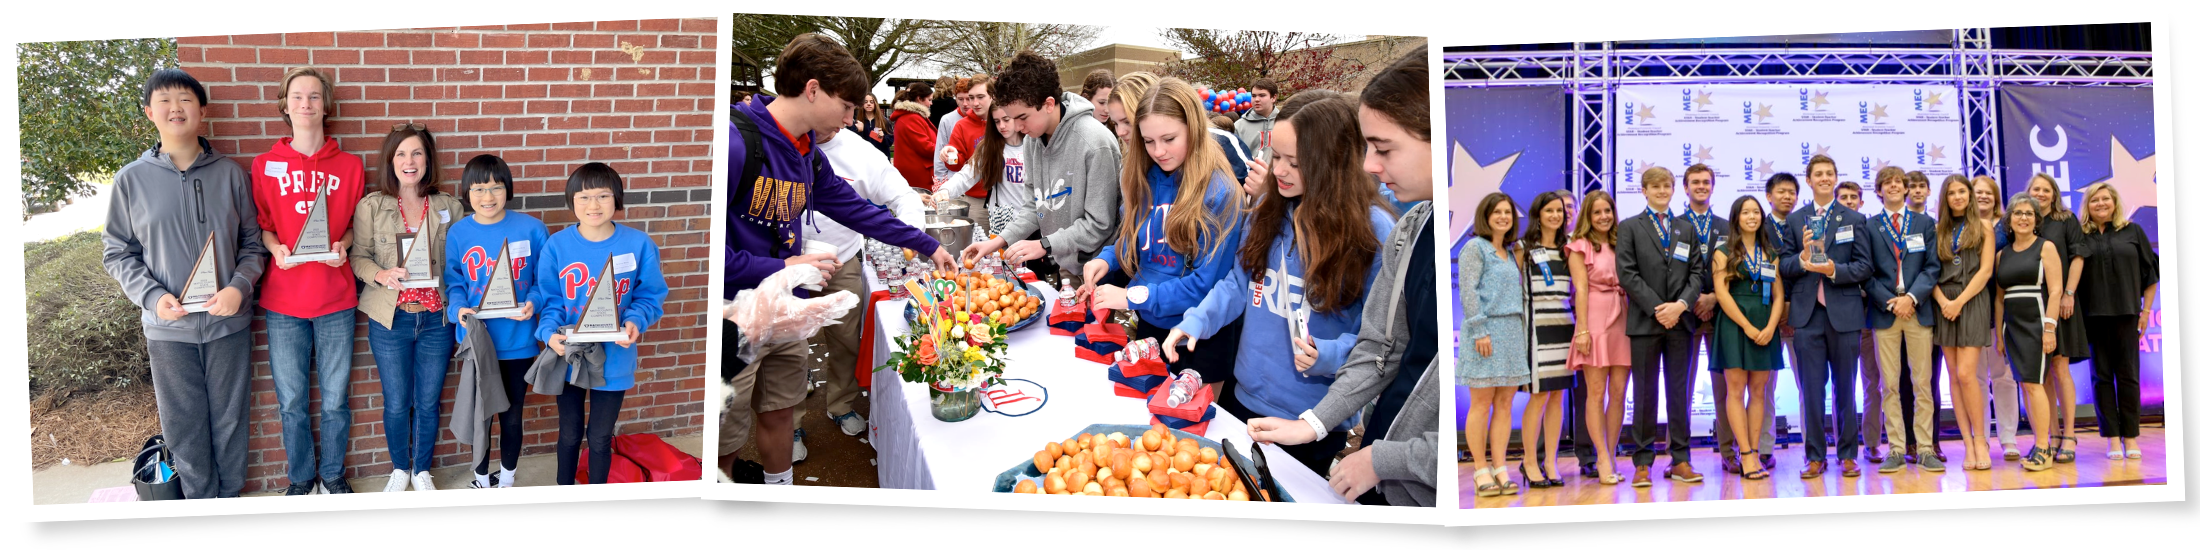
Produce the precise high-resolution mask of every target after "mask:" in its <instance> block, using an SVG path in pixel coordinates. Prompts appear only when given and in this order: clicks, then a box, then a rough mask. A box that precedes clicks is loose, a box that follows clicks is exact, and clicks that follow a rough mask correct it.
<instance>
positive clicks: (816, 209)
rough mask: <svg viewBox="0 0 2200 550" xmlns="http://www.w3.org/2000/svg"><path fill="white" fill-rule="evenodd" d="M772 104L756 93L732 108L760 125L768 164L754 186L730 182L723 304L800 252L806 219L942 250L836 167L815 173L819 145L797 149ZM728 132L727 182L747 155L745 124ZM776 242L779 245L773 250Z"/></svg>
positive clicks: (783, 266)
mask: <svg viewBox="0 0 2200 550" xmlns="http://www.w3.org/2000/svg"><path fill="white" fill-rule="evenodd" d="M773 99H775V98H772V97H769V96H756V97H754V98H751V99H750V100H748V101H744V102H741V103H739V104H736V105H734V106H733V110H734V111H736V112H735V113H734V115H733V116H741V115H742V114H747V115H748V116H749V118H750V119H751V120H754V121H756V129H757V133H758V134H759V135H758V137H760V138H762V140H761V141H762V142H763V144H764V167H763V169H762V170H758V171H757V176H756V181H748V182H739V181H737V182H733V191H732V192H731V193H728V194H727V198H728V200H730V201H732V202H730V203H728V204H727V205H726V211H727V212H728V215H727V216H726V218H727V220H729V223H727V224H726V266H725V267H726V269H725V273H726V290H725V296H724V297H725V298H726V299H729V300H730V299H733V296H734V294H735V293H737V292H740V291H742V290H746V289H751V288H756V285H757V283H759V282H762V281H763V280H764V278H765V277H768V276H770V275H771V274H773V273H777V272H779V270H781V269H786V267H787V262H786V259H787V258H791V257H794V256H798V255H801V254H802V227H801V223H800V219H801V217H803V216H814V215H817V214H818V213H823V214H825V217H827V218H830V219H832V220H833V221H835V222H839V223H840V225H843V226H847V227H849V228H851V229H854V230H856V232H857V233H862V234H863V235H864V236H867V237H871V238H874V239H878V240H880V241H884V242H885V243H887V244H891V245H894V246H899V247H902V248H908V249H913V250H916V251H918V252H921V253H924V254H926V255H930V254H931V253H932V252H933V251H935V250H938V249H939V246H940V244H939V242H938V241H934V240H933V239H932V237H931V236H930V235H926V234H924V231H922V230H919V229H917V228H914V227H910V226H909V225H908V224H904V223H901V221H900V220H896V219H894V215H893V213H892V212H888V211H886V210H883V209H880V208H877V207H874V206H871V202H870V201H867V200H864V199H863V197H862V196H860V195H857V194H856V191H855V189H854V188H852V187H849V186H848V182H847V181H845V180H842V179H840V176H837V175H834V174H833V166H832V163H829V162H823V161H822V160H821V159H820V162H818V163H817V164H818V165H819V166H820V170H819V171H818V172H817V174H816V175H815V176H812V174H811V172H810V166H811V162H810V161H811V160H812V156H813V155H821V154H823V153H820V152H818V151H817V150H816V149H815V148H812V149H811V151H810V153H809V154H808V155H805V154H802V153H800V152H798V151H796V150H795V147H794V142H793V141H792V140H789V139H788V138H787V134H786V132H785V131H784V130H781V129H780V127H779V121H778V120H776V119H773V118H772V114H771V112H770V111H768V110H765V108H764V107H765V106H766V105H770V104H771V102H772V100H773ZM834 130H838V128H834ZM726 131H727V134H726V135H727V136H728V137H729V138H731V139H728V140H726V141H727V146H726V149H727V154H726V158H727V159H728V160H727V162H726V174H727V179H728V180H733V179H739V178H740V177H741V173H742V171H743V170H742V169H743V164H745V163H746V162H747V161H748V158H749V154H748V147H747V143H745V142H744V140H743V139H742V137H741V130H740V127H738V126H728V127H727V128H726ZM813 139H814V137H813ZM774 243H777V244H778V245H779V246H778V249H777V251H776V253H775V251H774V250H773V244H774Z"/></svg>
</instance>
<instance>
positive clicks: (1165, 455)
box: [1015, 428, 1273, 500]
mask: <svg viewBox="0 0 2200 550" xmlns="http://www.w3.org/2000/svg"><path fill="white" fill-rule="evenodd" d="M1216 453H1217V451H1216V450H1215V449H1214V448H1211V447H1201V446H1200V445H1199V441H1197V440H1194V439H1190V438H1182V439H1180V438H1177V437H1176V434H1175V433H1173V432H1171V431H1169V430H1165V429H1161V428H1149V429H1147V430H1146V433H1144V434H1140V435H1139V436H1138V437H1136V438H1132V437H1128V436H1125V435H1123V432H1115V433H1111V434H1107V435H1095V434H1078V436H1077V437H1075V438H1071V439H1064V440H1062V442H1060V443H1048V444H1047V446H1046V449H1044V450H1040V451H1039V452H1036V453H1032V455H1031V463H1032V465H1033V466H1036V467H1037V468H1038V469H1039V470H1040V471H1043V472H1046V476H1045V477H1044V478H1042V479H1026V480H1023V481H1019V482H1017V483H1016V489H1015V492H1018V493H1031V494H1040V493H1044V494H1049V495H1084V496H1113V497H1138V498H1180V499H1194V500H1199V499H1204V500H1249V499H1248V498H1247V497H1248V496H1249V494H1248V493H1247V491H1249V490H1253V489H1251V488H1248V487H1246V486H1245V483H1244V482H1243V481H1241V480H1240V479H1238V476H1237V472H1235V471H1233V470H1231V469H1230V464H1229V461H1226V460H1222V458H1221V455H1218V454H1216ZM1263 494H1265V493H1263ZM1264 500H1273V499H1264Z"/></svg>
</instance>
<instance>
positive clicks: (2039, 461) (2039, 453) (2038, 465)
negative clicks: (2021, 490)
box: [2018, 445, 2055, 472]
mask: <svg viewBox="0 0 2200 550" xmlns="http://www.w3.org/2000/svg"><path fill="white" fill-rule="evenodd" d="M2018 464H2022V465H2024V471H2027V472H2038V471H2043V470H2046V469H2048V468H2053V467H2055V453H2054V451H2051V450H2048V448H2046V447H2040V446H2036V445H2035V446H2033V447H2032V452H2029V453H2025V455H2024V461H2023V462H2019V463H2018Z"/></svg>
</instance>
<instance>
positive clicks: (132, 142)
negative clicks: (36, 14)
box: [15, 38, 176, 215]
mask: <svg viewBox="0 0 2200 550" xmlns="http://www.w3.org/2000/svg"><path fill="white" fill-rule="evenodd" d="M15 53H16V58H17V59H18V60H20V62H21V64H20V65H19V66H18V67H17V69H16V82H17V84H18V87H19V91H18V105H19V108H20V109H21V111H20V112H19V114H20V115H21V117H22V126H21V128H20V129H21V133H22V140H23V158H22V162H23V211H24V213H25V215H29V213H31V212H36V211H38V210H40V209H42V208H43V207H47V206H50V205H54V204H58V203H60V202H62V201H65V200H68V198H69V197H74V196H83V195H89V194H91V193H92V191H93V189H92V186H93V183H92V182H95V181H99V180H104V179H106V178H108V177H111V176H113V174H114V173H115V171H116V170H120V169H121V168H122V166H123V165H126V164H129V163H130V161H132V160H135V159H136V158H137V156H138V153H140V152H143V151H144V150H145V149H146V148H147V147H150V146H151V145H152V143H153V142H154V141H155V140H156V139H158V132H157V131H156V130H154V129H153V123H152V121H149V120H146V119H145V112H144V110H143V109H141V108H139V106H138V89H139V87H141V86H143V85H144V82H145V79H146V78H147V77H149V76H151V75H152V73H153V71H156V70H159V69H164V68H172V67H175V66H176V41H175V39H172V38H142V39H129V40H94V41H82V42H30V43H23V44H18V45H16V48H15Z"/></svg>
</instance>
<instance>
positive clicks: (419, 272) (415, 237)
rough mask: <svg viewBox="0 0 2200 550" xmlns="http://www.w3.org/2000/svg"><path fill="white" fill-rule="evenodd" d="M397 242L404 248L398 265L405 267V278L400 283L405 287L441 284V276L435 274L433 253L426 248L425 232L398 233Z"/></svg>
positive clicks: (426, 286)
mask: <svg viewBox="0 0 2200 550" xmlns="http://www.w3.org/2000/svg"><path fill="white" fill-rule="evenodd" d="M397 244H398V246H399V247H400V248H402V249H403V250H404V254H403V258H402V259H401V260H399V262H400V263H399V265H403V266H404V267H405V278H404V280H402V281H400V284H402V285H404V287H405V288H436V287H439V286H443V278H442V277H437V276H436V274H435V255H434V251H432V250H429V249H428V239H427V234H426V233H424V232H423V233H399V234H398V235H397Z"/></svg>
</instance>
